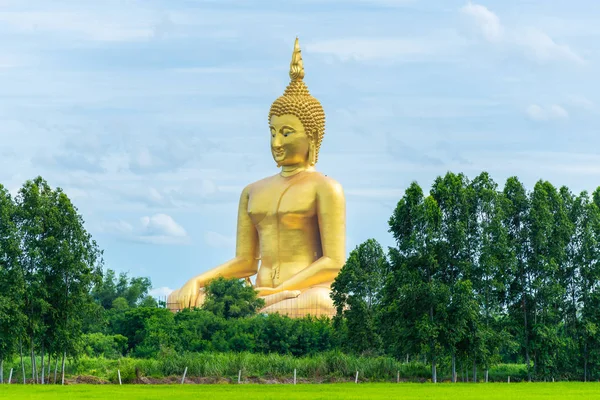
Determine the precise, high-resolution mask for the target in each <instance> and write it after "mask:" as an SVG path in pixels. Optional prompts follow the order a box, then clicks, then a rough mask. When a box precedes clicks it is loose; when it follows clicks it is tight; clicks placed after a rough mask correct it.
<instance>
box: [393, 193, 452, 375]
mask: <svg viewBox="0 0 600 400" xmlns="http://www.w3.org/2000/svg"><path fill="white" fill-rule="evenodd" d="M441 219H442V215H441V211H440V208H439V206H438V204H437V202H436V201H435V199H434V198H433V197H431V196H429V197H427V198H425V197H424V195H423V190H422V189H421V187H420V186H419V185H418V184H417V183H416V182H413V183H412V184H411V185H410V187H409V188H408V189H407V190H406V192H405V194H404V196H403V197H402V199H401V200H400V201H399V202H398V205H397V207H396V209H395V210H394V213H393V214H392V216H391V218H390V220H389V226H390V232H391V233H392V235H393V236H394V239H395V240H396V244H397V247H396V248H390V251H389V257H390V267H391V268H390V274H391V275H390V278H389V279H388V280H387V282H386V285H385V287H384V297H383V300H382V318H381V321H382V329H383V331H384V332H385V335H384V338H385V341H386V348H387V349H388V351H389V352H391V353H392V354H394V355H395V356H396V357H398V358H400V357H402V356H403V355H406V354H421V353H425V354H427V355H428V357H429V360H431V377H432V381H433V382H436V381H437V364H438V359H439V357H440V354H441V351H442V347H443V335H444V328H445V326H446V321H447V304H448V300H449V290H448V287H447V285H445V284H444V282H443V279H442V278H443V271H442V268H441V266H440V264H439V262H438V246H439V245H440V235H441Z"/></svg>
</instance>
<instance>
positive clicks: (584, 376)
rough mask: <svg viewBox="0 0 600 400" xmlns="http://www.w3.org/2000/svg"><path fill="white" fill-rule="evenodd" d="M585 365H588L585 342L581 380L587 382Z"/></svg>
mask: <svg viewBox="0 0 600 400" xmlns="http://www.w3.org/2000/svg"><path fill="white" fill-rule="evenodd" d="M587 365H588V354H587V343H585V344H584V345H583V381H584V382H587V376H588V373H587Z"/></svg>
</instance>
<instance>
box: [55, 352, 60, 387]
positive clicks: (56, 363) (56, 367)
mask: <svg viewBox="0 0 600 400" xmlns="http://www.w3.org/2000/svg"><path fill="white" fill-rule="evenodd" d="M59 358H60V357H59V356H58V354H57V355H56V360H55V361H56V362H55V363H54V384H55V385H56V375H57V374H58V359H59Z"/></svg>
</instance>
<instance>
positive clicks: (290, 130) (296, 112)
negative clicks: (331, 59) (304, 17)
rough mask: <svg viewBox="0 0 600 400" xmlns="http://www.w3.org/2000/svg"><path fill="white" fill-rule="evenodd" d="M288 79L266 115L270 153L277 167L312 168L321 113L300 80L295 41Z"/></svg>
mask: <svg viewBox="0 0 600 400" xmlns="http://www.w3.org/2000/svg"><path fill="white" fill-rule="evenodd" d="M290 78H291V82H290V84H289V85H288V87H287V88H286V89H285V92H284V93H283V95H282V96H281V97H279V98H278V99H277V100H275V102H273V104H272V105H271V110H270V111H269V127H270V130H271V153H272V154H273V159H274V160H275V162H276V163H277V166H282V165H297V164H303V163H304V164H307V165H310V166H313V165H315V164H316V163H317V160H318V158H319V148H320V147H321V141H322V140H323V136H324V134H325V112H324V111H323V107H322V106H321V103H319V101H318V100H317V99H315V98H314V97H312V96H311V95H310V93H309V92H308V88H307V87H306V84H305V83H304V81H303V80H302V79H303V78H304V65H303V63H302V55H301V53H300V45H299V44H298V38H296V43H295V45H294V52H293V54H292V62H291V63H290Z"/></svg>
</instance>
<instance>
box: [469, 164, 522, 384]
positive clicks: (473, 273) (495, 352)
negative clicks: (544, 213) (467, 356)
mask: <svg viewBox="0 0 600 400" xmlns="http://www.w3.org/2000/svg"><path fill="white" fill-rule="evenodd" d="M467 189H468V197H469V203H470V205H469V210H470V211H469V213H470V214H471V215H470V218H472V219H474V221H473V222H472V223H471V225H472V228H471V229H470V232H471V234H470V239H469V241H470V242H471V247H472V248H474V251H473V253H472V254H473V261H472V263H471V269H470V273H469V276H468V278H469V279H470V280H471V281H472V283H473V290H474V294H475V296H476V299H477V303H478V305H479V306H478V307H479V314H478V317H479V319H480V321H479V324H478V325H475V326H474V328H475V327H477V329H474V330H473V331H472V335H473V353H474V354H473V363H474V365H473V379H474V380H475V379H476V373H477V371H476V368H475V362H476V361H477V360H478V361H479V362H481V363H482V364H483V367H484V368H485V371H486V380H487V373H488V369H489V367H490V366H491V364H492V363H493V362H495V361H498V360H499V356H500V350H501V348H502V347H503V346H505V345H506V342H507V340H509V339H508V338H509V335H507V333H506V332H505V331H504V326H503V325H504V324H503V321H502V319H503V307H504V305H505V302H506V295H507V289H508V284H509V276H510V265H511V262H512V260H513V256H512V254H511V249H510V246H509V242H508V231H507V229H506V227H505V226H504V224H503V223H502V220H503V217H504V210H505V201H506V199H505V197H504V194H503V193H501V192H498V185H497V184H496V183H495V182H494V181H493V180H492V179H491V177H490V176H489V174H488V173H487V172H483V173H481V174H480V175H479V176H477V177H476V178H475V179H474V180H473V181H472V182H470V184H469V186H468V188H467Z"/></svg>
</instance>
